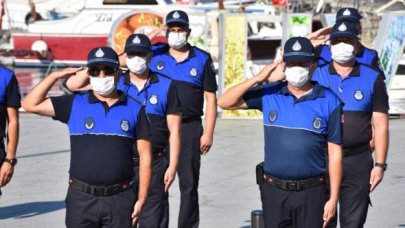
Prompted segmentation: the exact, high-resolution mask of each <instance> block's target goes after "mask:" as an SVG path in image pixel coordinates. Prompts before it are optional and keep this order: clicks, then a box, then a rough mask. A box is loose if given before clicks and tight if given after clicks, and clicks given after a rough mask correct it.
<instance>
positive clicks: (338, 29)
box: [329, 21, 359, 40]
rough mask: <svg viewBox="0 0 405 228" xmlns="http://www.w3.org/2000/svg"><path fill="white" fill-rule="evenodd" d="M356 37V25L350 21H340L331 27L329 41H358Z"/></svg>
mask: <svg viewBox="0 0 405 228" xmlns="http://www.w3.org/2000/svg"><path fill="white" fill-rule="evenodd" d="M358 35H359V33H358V31H357V24H355V23H353V22H350V21H340V22H337V23H336V24H335V25H334V26H333V28H332V32H331V33H330V36H329V40H332V39H334V38H336V37H347V38H350V39H352V40H358V39H359V38H358Z"/></svg>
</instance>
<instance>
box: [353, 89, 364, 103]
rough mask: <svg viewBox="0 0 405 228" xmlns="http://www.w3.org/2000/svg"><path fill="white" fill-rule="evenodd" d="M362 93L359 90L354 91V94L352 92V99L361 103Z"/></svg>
mask: <svg viewBox="0 0 405 228" xmlns="http://www.w3.org/2000/svg"><path fill="white" fill-rule="evenodd" d="M363 97H364V96H363V91H361V90H356V92H354V99H356V100H358V101H361V100H363Z"/></svg>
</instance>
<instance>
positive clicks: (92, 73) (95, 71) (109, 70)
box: [88, 66, 117, 77]
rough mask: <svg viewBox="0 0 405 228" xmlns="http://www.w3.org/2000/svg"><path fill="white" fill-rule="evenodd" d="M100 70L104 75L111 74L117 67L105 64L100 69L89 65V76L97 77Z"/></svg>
mask: <svg viewBox="0 0 405 228" xmlns="http://www.w3.org/2000/svg"><path fill="white" fill-rule="evenodd" d="M101 71H104V74H105V75H113V74H114V73H115V72H116V71H117V68H115V67H110V66H105V67H104V68H102V69H100V68H99V67H91V68H90V69H89V71H88V72H89V74H90V76H92V77H97V76H99V75H100V72H101Z"/></svg>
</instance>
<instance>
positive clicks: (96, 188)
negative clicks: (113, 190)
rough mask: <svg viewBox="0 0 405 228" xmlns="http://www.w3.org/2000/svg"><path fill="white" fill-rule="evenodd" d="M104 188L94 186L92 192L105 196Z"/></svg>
mask: <svg viewBox="0 0 405 228" xmlns="http://www.w3.org/2000/svg"><path fill="white" fill-rule="evenodd" d="M105 190H106V189H105V188H104V187H94V188H93V194H94V195H95V196H105V192H106V191H105Z"/></svg>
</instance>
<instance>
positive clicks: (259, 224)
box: [250, 210, 264, 228]
mask: <svg viewBox="0 0 405 228" xmlns="http://www.w3.org/2000/svg"><path fill="white" fill-rule="evenodd" d="M250 217H251V221H252V222H251V227H252V228H264V220H263V212H262V210H253V211H252V212H251V214H250Z"/></svg>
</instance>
